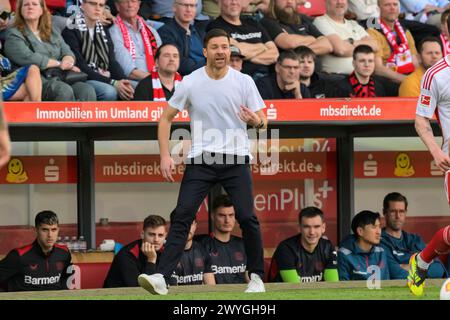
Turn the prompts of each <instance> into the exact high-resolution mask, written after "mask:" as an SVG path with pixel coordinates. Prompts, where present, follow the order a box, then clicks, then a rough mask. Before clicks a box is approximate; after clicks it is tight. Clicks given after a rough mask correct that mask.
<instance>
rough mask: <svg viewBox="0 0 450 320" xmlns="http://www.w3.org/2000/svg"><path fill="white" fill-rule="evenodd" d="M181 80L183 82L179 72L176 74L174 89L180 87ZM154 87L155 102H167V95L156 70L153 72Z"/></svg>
mask: <svg viewBox="0 0 450 320" xmlns="http://www.w3.org/2000/svg"><path fill="white" fill-rule="evenodd" d="M181 80H182V77H181V75H180V74H179V73H178V72H177V73H175V76H174V79H173V88H174V89H175V88H176V87H177V86H178V84H179V83H180V81H181ZM152 86H153V101H166V95H165V94H164V90H163V88H162V84H161V80H160V79H159V74H158V71H157V70H156V69H153V70H152Z"/></svg>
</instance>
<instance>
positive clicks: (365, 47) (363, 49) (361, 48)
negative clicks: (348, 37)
mask: <svg viewBox="0 0 450 320" xmlns="http://www.w3.org/2000/svg"><path fill="white" fill-rule="evenodd" d="M358 53H365V54H369V53H375V51H373V49H372V47H371V46H368V45H367V44H360V45H359V46H357V47H356V48H355V49H354V50H353V60H355V59H356V55H357V54H358Z"/></svg>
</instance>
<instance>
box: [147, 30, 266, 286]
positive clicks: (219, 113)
mask: <svg viewBox="0 0 450 320" xmlns="http://www.w3.org/2000/svg"><path fill="white" fill-rule="evenodd" d="M203 47H204V49H203V53H204V55H205V57H206V66H205V67H202V68H200V69H197V70H195V71H194V72H192V73H191V74H190V75H188V76H186V77H185V78H184V79H183V81H182V82H181V83H180V84H179V85H178V87H177V89H176V90H175V93H174V95H173V96H172V98H171V99H170V100H169V106H168V107H166V109H165V110H164V112H163V114H162V116H161V120H160V121H159V127H158V140H159V146H160V155H161V172H162V175H163V176H164V178H165V179H166V180H168V181H171V182H173V181H174V179H173V177H172V170H173V169H174V167H175V165H174V161H173V159H172V158H171V155H170V152H169V136H170V127H171V123H172V120H173V119H174V117H175V116H176V115H177V114H178V112H180V111H182V110H184V109H187V110H188V111H189V116H190V119H191V135H192V148H191V151H190V152H189V154H188V159H187V161H186V170H185V172H184V176H183V180H182V182H181V187H180V193H179V196H178V203H177V206H176V208H175V209H174V211H172V213H171V220H170V230H169V234H168V237H167V243H166V244H165V248H164V252H163V253H162V255H161V257H160V261H159V265H158V268H157V272H158V273H157V274H154V275H150V276H149V275H145V274H142V275H140V276H139V278H138V281H139V284H140V285H141V287H143V288H144V289H146V290H147V291H149V292H150V293H152V294H162V295H164V294H167V293H168V290H167V283H168V280H169V278H170V276H171V274H172V272H173V270H174V269H175V267H176V266H177V263H178V261H179V260H180V258H181V255H182V253H183V249H184V246H185V244H186V238H187V235H188V232H189V227H190V225H191V223H192V221H193V220H194V218H195V215H196V213H197V211H198V208H199V206H200V204H201V202H202V201H203V199H204V198H205V197H206V195H207V194H208V192H209V190H210V189H211V188H212V187H213V186H214V185H215V184H216V183H220V184H221V185H222V186H223V187H224V189H225V190H226V191H227V193H228V194H229V196H230V198H231V199H232V202H233V205H234V208H235V212H236V218H237V220H238V222H239V225H240V227H241V229H242V231H243V240H244V247H245V251H246V254H247V257H248V264H247V270H248V274H249V275H250V282H249V284H248V287H247V290H246V292H264V291H265V288H264V283H263V282H262V278H263V275H264V257H263V247H262V239H261V231H260V227H259V222H258V219H257V218H256V215H255V213H254V210H253V195H252V179H251V173H250V167H249V159H250V152H249V139H248V135H247V125H250V126H253V127H254V128H256V129H257V130H259V129H265V128H266V127H267V120H266V117H265V115H264V113H263V112H262V109H263V108H265V105H264V101H263V100H262V98H261V96H260V95H259V93H258V90H257V88H256V85H255V82H254V81H253V80H252V78H251V77H250V76H248V75H246V74H243V73H240V72H238V71H236V70H234V69H233V68H231V67H229V66H228V63H229V60H230V38H229V36H228V34H227V33H226V32H225V31H224V30H221V29H212V30H210V31H209V32H208V33H207V34H206V36H205V40H204V45H203Z"/></svg>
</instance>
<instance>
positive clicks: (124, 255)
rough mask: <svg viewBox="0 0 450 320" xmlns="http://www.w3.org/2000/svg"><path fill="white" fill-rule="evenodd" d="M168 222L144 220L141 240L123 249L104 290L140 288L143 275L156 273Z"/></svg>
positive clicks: (114, 262) (150, 218)
mask: <svg viewBox="0 0 450 320" xmlns="http://www.w3.org/2000/svg"><path fill="white" fill-rule="evenodd" d="M166 235H167V231H166V220H164V218H163V217H161V216H158V215H149V216H148V217H147V218H145V220H144V226H143V229H142V232H141V238H140V239H138V240H136V241H133V242H131V243H130V244H128V245H126V246H125V247H123V248H122V249H121V250H120V251H119V252H118V253H117V255H116V256H115V257H114V260H113V262H112V264H111V267H110V268H109V272H108V275H107V277H106V279H105V282H104V284H103V287H104V288H120V287H138V286H139V284H138V280H137V278H138V276H139V275H140V274H141V273H145V274H153V273H155V269H156V263H157V260H158V255H159V253H160V252H161V250H163V247H164V241H165V240H166Z"/></svg>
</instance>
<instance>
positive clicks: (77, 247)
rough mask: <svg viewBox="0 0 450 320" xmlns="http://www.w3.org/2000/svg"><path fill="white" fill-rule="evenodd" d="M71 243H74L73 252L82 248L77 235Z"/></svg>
mask: <svg viewBox="0 0 450 320" xmlns="http://www.w3.org/2000/svg"><path fill="white" fill-rule="evenodd" d="M70 244H71V245H72V248H71V251H72V252H78V251H79V250H80V246H79V245H78V241H77V237H76V236H73V237H72V241H70Z"/></svg>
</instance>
